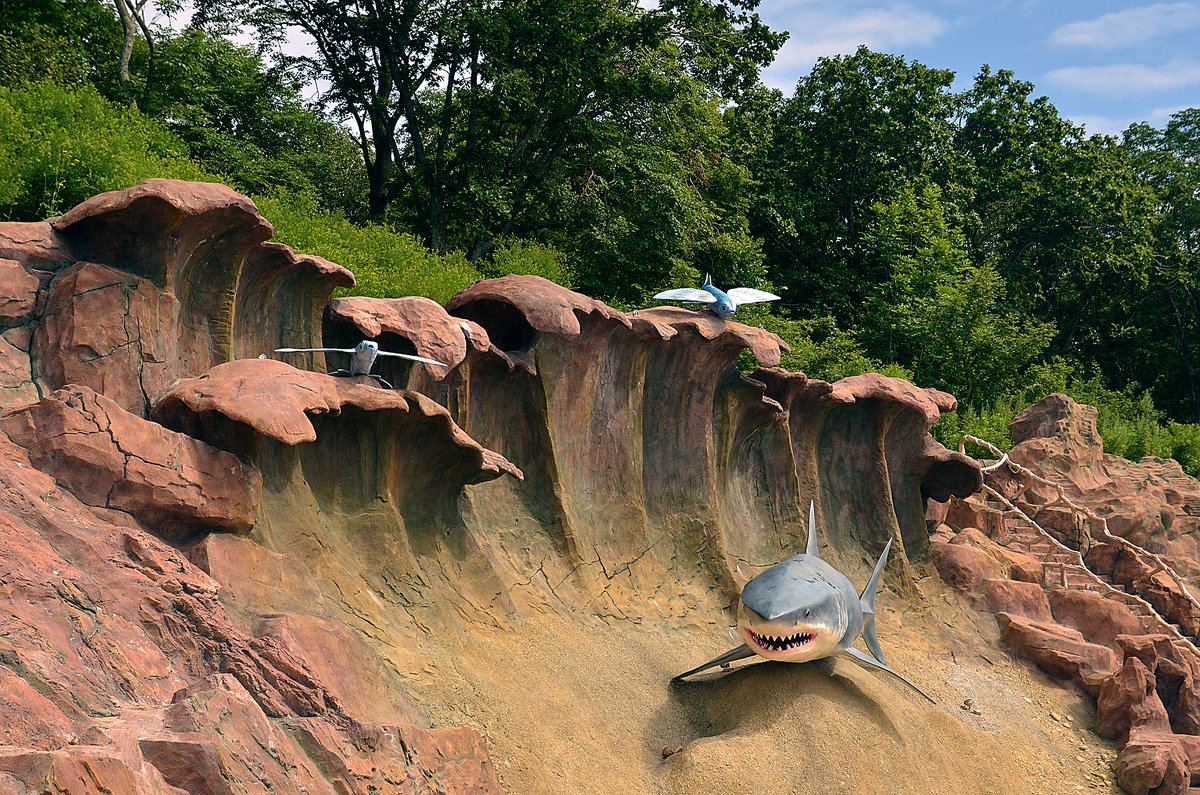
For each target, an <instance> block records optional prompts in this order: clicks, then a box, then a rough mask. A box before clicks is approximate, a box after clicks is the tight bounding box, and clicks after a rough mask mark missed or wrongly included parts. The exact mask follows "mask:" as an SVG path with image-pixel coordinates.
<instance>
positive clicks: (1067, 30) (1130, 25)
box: [1050, 3, 1200, 49]
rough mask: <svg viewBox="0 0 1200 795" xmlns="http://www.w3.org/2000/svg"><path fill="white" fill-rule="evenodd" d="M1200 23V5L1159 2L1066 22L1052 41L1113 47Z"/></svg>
mask: <svg viewBox="0 0 1200 795" xmlns="http://www.w3.org/2000/svg"><path fill="white" fill-rule="evenodd" d="M1197 26H1200V5H1197V4H1195V3H1155V4H1154V5H1152V6H1144V7H1142V8H1129V9H1126V10H1124V11H1115V12H1113V13H1111V14H1105V15H1104V16H1101V17H1097V18H1095V19H1090V20H1087V21H1086V22H1072V23H1070V24H1069V25H1063V26H1062V27H1060V28H1058V29H1057V30H1055V31H1054V32H1053V33H1051V34H1050V43H1051V44H1057V45H1060V46H1075V47H1096V48H1103V49H1109V48H1114V47H1125V46H1129V45H1131V44H1140V43H1143V42H1147V41H1151V40H1153V39H1155V38H1158V37H1159V36H1161V35H1163V34H1168V33H1178V32H1180V31H1183V30H1188V29H1190V28H1194V27H1197Z"/></svg>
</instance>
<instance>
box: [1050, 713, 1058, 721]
mask: <svg viewBox="0 0 1200 795" xmlns="http://www.w3.org/2000/svg"><path fill="white" fill-rule="evenodd" d="M1050 720H1058V716H1057V715H1055V714H1054V713H1053V712H1051V713H1050Z"/></svg>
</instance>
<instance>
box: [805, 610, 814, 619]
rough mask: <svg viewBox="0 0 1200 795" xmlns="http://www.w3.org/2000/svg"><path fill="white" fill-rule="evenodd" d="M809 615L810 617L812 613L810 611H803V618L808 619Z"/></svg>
mask: <svg viewBox="0 0 1200 795" xmlns="http://www.w3.org/2000/svg"><path fill="white" fill-rule="evenodd" d="M811 615H812V611H811V610H805V611H804V617H805V618H808V617H809V616H811Z"/></svg>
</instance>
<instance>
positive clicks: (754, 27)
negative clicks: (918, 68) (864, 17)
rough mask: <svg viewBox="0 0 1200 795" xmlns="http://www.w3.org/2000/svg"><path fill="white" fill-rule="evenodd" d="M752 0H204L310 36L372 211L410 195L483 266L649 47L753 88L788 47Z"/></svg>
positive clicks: (314, 61)
mask: <svg viewBox="0 0 1200 795" xmlns="http://www.w3.org/2000/svg"><path fill="white" fill-rule="evenodd" d="M753 5H754V3H753V0H731V1H730V2H725V1H724V0H668V2H663V3H658V4H655V5H654V6H653V7H645V6H642V5H640V4H639V3H637V2H636V1H635V0H605V1H604V2H601V3H594V4H578V3H571V2H562V1H561V0H537V1H536V2H526V1H525V0H504V2H500V3H488V4H483V3H478V2H473V0H433V1H432V2H431V1H430V0H400V2H391V1H390V0H199V2H197V9H198V12H199V14H200V19H201V20H202V21H204V20H212V19H217V18H224V19H229V18H231V17H230V15H231V13H233V12H236V11H238V10H240V11H242V12H243V13H244V14H245V16H243V17H242V18H243V19H249V20H251V21H252V22H253V23H255V24H256V26H257V28H258V30H259V32H260V34H261V35H262V36H263V37H264V40H269V39H270V37H271V36H279V35H282V31H283V30H284V29H285V28H286V27H287V26H289V25H295V26H299V27H300V28H302V29H303V30H304V31H305V32H306V33H307V34H308V35H309V36H311V37H312V39H313V40H314V41H315V42H316V47H317V52H318V54H317V55H316V56H315V57H313V58H311V59H306V61H305V63H306V64H307V65H308V66H309V67H310V69H311V74H312V75H314V76H316V77H319V78H322V79H324V80H327V81H328V82H329V84H330V86H331V96H332V98H333V99H334V100H335V101H336V103H337V107H338V108H339V109H340V110H341V111H342V112H343V113H345V114H346V116H347V117H348V118H350V119H353V121H354V124H355V125H356V127H357V129H358V131H359V136H360V141H361V154H362V157H363V161H364V164H365V166H366V171H367V175H368V181H369V188H370V190H369V209H370V212H371V214H372V215H373V216H374V217H382V216H384V214H385V213H386V211H387V209H388V207H389V205H391V204H392V203H393V201H395V202H398V203H399V209H400V213H401V216H402V218H404V219H405V220H406V221H407V222H408V223H410V224H411V225H412V226H413V227H414V228H415V229H416V230H418V231H419V232H420V234H421V235H422V236H424V237H425V238H426V239H427V240H428V241H429V243H430V244H431V245H432V246H433V247H434V248H435V249H438V250H443V249H445V248H446V247H447V245H448V244H449V243H450V241H451V237H452V236H453V235H458V236H459V237H460V239H464V240H469V241H470V243H469V246H468V250H469V252H470V256H471V259H472V260H476V259H478V258H479V257H481V256H483V255H485V254H486V253H487V252H488V251H490V250H491V248H492V247H493V246H494V245H496V243H497V242H498V241H499V240H501V239H503V238H504V237H506V236H508V235H510V234H512V233H513V231H514V229H515V228H516V227H517V225H518V224H519V223H520V222H521V219H522V218H523V216H525V214H526V213H527V212H528V211H529V209H530V207H531V205H532V204H533V203H534V199H535V193H536V191H537V189H538V188H539V187H540V186H541V185H542V184H543V183H544V182H545V181H546V180H547V179H548V178H550V177H552V176H553V173H554V169H555V167H556V166H557V164H558V162H559V160H560V158H561V157H562V156H563V154H564V152H566V151H568V150H569V149H570V148H571V147H572V144H573V142H574V141H575V139H576V135H577V134H578V133H579V132H580V128H581V127H583V126H586V123H587V122H589V121H595V120H599V119H603V118H605V117H606V116H608V115H610V114H613V113H616V112H618V111H619V109H620V103H621V102H623V101H626V100H627V96H625V95H624V93H623V90H624V89H625V88H626V87H627V86H628V85H629V73H630V71H631V70H636V69H638V68H639V57H638V56H639V54H640V53H641V52H642V51H643V50H645V49H647V48H649V49H654V48H655V47H657V46H659V45H660V44H662V43H663V42H666V41H673V42H675V43H676V44H677V46H678V52H679V57H680V58H681V59H682V61H683V62H684V63H685V64H686V66H687V68H688V69H689V71H690V73H691V74H693V75H694V76H696V77H697V78H698V79H702V80H704V81H705V82H706V84H708V85H711V86H713V87H714V88H717V89H720V90H722V91H730V90H732V89H734V88H737V87H742V86H748V85H750V84H752V83H753V81H754V79H755V78H756V76H757V70H758V68H759V67H760V66H761V65H762V64H764V63H766V62H768V61H769V60H770V58H771V55H772V53H773V52H774V50H775V49H776V48H777V47H778V46H779V45H780V44H781V43H782V41H783V37H782V36H780V35H778V34H775V33H773V32H771V31H770V30H768V29H767V28H766V27H765V26H764V25H763V24H762V23H761V22H760V21H759V19H758V17H757V16H756V15H754V14H753V13H751V11H752V8H753ZM222 15H223V16H222ZM463 209H466V210H467V211H468V213H467V216H466V217H460V216H459V211H461V210H463Z"/></svg>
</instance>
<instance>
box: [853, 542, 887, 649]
mask: <svg viewBox="0 0 1200 795" xmlns="http://www.w3.org/2000/svg"><path fill="white" fill-rule="evenodd" d="M891 551H892V539H890V538H889V539H888V542H887V546H885V547H884V548H883V554H882V555H880V556H879V561H878V562H877V563H876V564H875V571H873V572H871V579H870V580H868V581H867V587H866V588H863V591H862V594H860V595H859V597H858V602H859V605H860V606H861V607H862V612H863V628H862V637H863V642H864V643H866V644H867V648H868V649H870V650H871V654H873V655H875V659H876V660H879V662H881V663H883V664H884V665H885V666H886V665H887V661H886V660H884V659H883V649H881V648H879V635H878V634H876V632H875V591H876V590H878V588H879V578H880V577H881V576H883V567H884V566H886V565H887V561H888V553H889V552H891Z"/></svg>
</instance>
